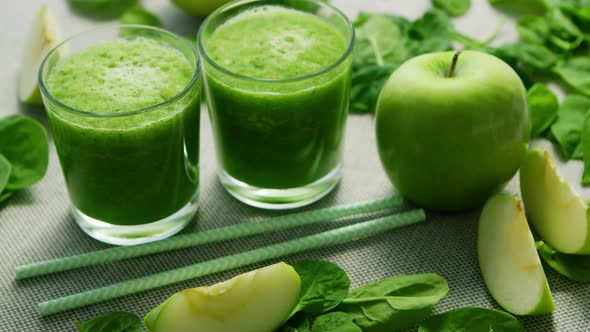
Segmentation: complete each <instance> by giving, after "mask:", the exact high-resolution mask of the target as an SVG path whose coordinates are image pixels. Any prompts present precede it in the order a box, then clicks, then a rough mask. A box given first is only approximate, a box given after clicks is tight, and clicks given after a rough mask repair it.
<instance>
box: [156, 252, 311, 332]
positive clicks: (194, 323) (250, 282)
mask: <svg viewBox="0 0 590 332" xmlns="http://www.w3.org/2000/svg"><path fill="white" fill-rule="evenodd" d="M300 290H301V279H300V278H299V275H298V274H297V272H295V270H294V269H293V268H292V267H291V266H290V265H287V264H285V263H278V264H275V265H271V266H267V267H264V268H261V269H258V270H255V271H252V272H248V273H244V274H242V275H239V276H237V277H235V278H233V279H231V280H228V281H225V282H222V283H219V284H216V285H213V286H209V287H199V288H191V289H186V290H183V291H181V292H179V293H176V294H174V295H173V296H172V297H170V298H169V299H168V300H166V301H165V302H164V303H162V304H161V305H159V306H158V307H157V308H155V309H154V310H152V311H151V312H150V313H148V314H147V316H146V317H145V319H144V322H145V325H146V327H147V329H148V330H149V331H150V332H170V331H174V332H194V331H207V332H235V331H240V332H272V331H274V330H275V329H277V328H278V327H279V326H280V325H281V324H283V323H284V322H285V321H286V320H287V319H288V318H289V315H290V313H291V311H292V310H293V309H294V308H295V306H296V304H297V300H298V297H299V292H300Z"/></svg>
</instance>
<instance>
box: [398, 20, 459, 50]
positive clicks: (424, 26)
mask: <svg viewBox="0 0 590 332" xmlns="http://www.w3.org/2000/svg"><path fill="white" fill-rule="evenodd" d="M454 30H455V29H454V27H453V24H452V23H451V20H450V19H449V17H448V16H447V15H446V14H445V13H444V12H443V11H441V10H437V9H434V10H430V11H427V12H426V13H425V14H424V16H422V17H421V18H419V19H418V20H416V21H414V22H413V23H412V25H411V26H410V29H409V30H408V38H407V39H406V48H407V49H408V52H409V55H410V58H412V57H414V56H417V55H420V54H425V53H431V52H442V51H448V50H450V49H451V48H452V38H451V36H452V32H453V31H454Z"/></svg>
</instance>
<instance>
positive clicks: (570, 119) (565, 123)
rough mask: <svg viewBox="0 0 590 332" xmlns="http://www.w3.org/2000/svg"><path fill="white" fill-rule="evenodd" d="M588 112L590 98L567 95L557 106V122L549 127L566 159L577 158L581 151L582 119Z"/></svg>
mask: <svg viewBox="0 0 590 332" xmlns="http://www.w3.org/2000/svg"><path fill="white" fill-rule="evenodd" d="M588 110H590V98H589V97H585V96H581V95H569V96H568V97H567V98H566V99H565V100H564V101H563V103H561V105H560V106H559V110H558V112H557V121H556V122H555V123H554V124H553V125H552V126H551V134H552V135H553V137H554V138H555V140H556V142H557V144H558V145H559V147H560V150H561V152H562V154H563V155H564V156H565V157H566V158H567V159H571V158H579V157H580V156H581V153H580V152H581V151H582V144H581V141H582V129H583V126H584V117H585V115H586V112H587V111H588Z"/></svg>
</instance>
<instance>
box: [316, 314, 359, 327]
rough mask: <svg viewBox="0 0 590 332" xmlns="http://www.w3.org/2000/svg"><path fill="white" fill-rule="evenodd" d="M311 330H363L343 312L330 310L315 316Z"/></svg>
mask: <svg viewBox="0 0 590 332" xmlns="http://www.w3.org/2000/svg"><path fill="white" fill-rule="evenodd" d="M312 331H313V332H363V330H361V328H360V327H358V326H357V325H356V324H355V323H354V322H353V321H352V317H351V316H350V315H349V314H347V313H344V312H331V313H329V314H325V315H322V316H320V317H318V318H316V320H315V322H314V323H313V328H312Z"/></svg>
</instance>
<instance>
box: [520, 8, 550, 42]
mask: <svg viewBox="0 0 590 332" xmlns="http://www.w3.org/2000/svg"><path fill="white" fill-rule="evenodd" d="M516 30H517V31H518V34H519V36H520V39H521V40H522V41H524V42H526V43H530V44H538V45H544V44H545V41H546V40H547V38H548V37H549V35H550V34H551V28H550V27H549V24H548V23H547V21H546V20H545V19H544V18H543V17H541V16H536V15H527V16H523V17H521V18H519V19H518V21H517V22H516Z"/></svg>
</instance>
